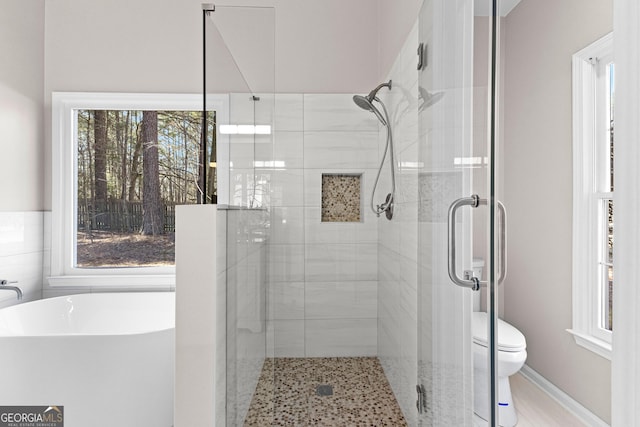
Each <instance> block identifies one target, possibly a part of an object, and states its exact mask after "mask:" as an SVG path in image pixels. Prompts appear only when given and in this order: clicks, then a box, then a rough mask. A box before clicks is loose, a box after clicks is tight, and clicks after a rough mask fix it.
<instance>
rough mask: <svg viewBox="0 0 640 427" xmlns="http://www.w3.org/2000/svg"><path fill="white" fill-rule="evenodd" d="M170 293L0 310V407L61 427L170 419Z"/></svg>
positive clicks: (121, 426)
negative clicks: (35, 411)
mask: <svg viewBox="0 0 640 427" xmlns="http://www.w3.org/2000/svg"><path fill="white" fill-rule="evenodd" d="M174 313H175V294H174V293H171V292H150V293H101V294H79V295H72V296H65V297H57V298H51V299H44V300H39V301H34V302H28V303H25V304H20V305H15V306H12V307H8V308H5V309H2V310H0V405H2V406H5V405H15V406H31V405H47V406H53V405H57V406H63V407H64V421H65V422H64V425H65V427H103V426H104V427H113V426H118V427H129V426H130V427H147V426H148V427H170V426H171V425H172V424H173V384H174V347H175V343H174V337H175V314H174Z"/></svg>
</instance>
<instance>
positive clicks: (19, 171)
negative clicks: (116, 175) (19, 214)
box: [0, 0, 44, 211]
mask: <svg viewBox="0 0 640 427" xmlns="http://www.w3.org/2000/svg"><path fill="white" fill-rule="evenodd" d="M0 52H1V54H2V67H0V150H2V163H1V166H0V200H2V203H0V211H34V210H42V207H43V199H42V186H43V183H44V181H43V180H44V172H43V157H42V154H41V153H42V140H43V116H42V96H43V90H42V83H43V73H44V68H43V61H44V1H42V0H37V1H36V0H33V1H23V0H6V1H3V2H2V6H1V7H0Z"/></svg>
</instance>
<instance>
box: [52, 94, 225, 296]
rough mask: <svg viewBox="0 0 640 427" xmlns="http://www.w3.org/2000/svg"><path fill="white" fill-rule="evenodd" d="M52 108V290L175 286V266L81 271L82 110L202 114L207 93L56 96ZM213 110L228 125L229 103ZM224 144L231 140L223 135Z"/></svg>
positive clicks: (213, 98)
mask: <svg viewBox="0 0 640 427" xmlns="http://www.w3.org/2000/svg"><path fill="white" fill-rule="evenodd" d="M51 97H52V100H51V108H52V116H51V117H52V137H51V141H52V153H51V158H52V181H51V194H52V200H51V203H52V210H51V266H50V275H49V276H48V277H47V281H48V283H49V286H51V287H75V286H82V287H109V288H113V287H118V288H128V289H130V288H145V289H150V288H163V289H166V288H167V287H175V266H172V267H126V268H79V267H75V266H74V265H73V259H74V253H75V242H76V237H75V236H76V227H77V224H76V222H77V220H76V217H77V216H76V195H77V192H76V180H77V137H76V134H77V114H76V113H75V111H77V110H157V111H162V110H168V111H200V110H202V105H203V104H202V101H203V100H202V95H201V94H159V93H144V94H142V93H100V92H53V93H52V96H51ZM207 110H208V111H214V110H215V111H216V114H217V117H218V120H219V122H221V123H226V122H228V111H229V99H228V96H226V95H208V96H207ZM217 138H218V142H219V143H224V142H225V141H226V140H227V139H228V138H227V137H225V136H224V135H220V134H219V133H218V135H217Z"/></svg>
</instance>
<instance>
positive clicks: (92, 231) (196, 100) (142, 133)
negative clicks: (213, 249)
mask: <svg viewBox="0 0 640 427" xmlns="http://www.w3.org/2000/svg"><path fill="white" fill-rule="evenodd" d="M212 98H213V99H208V105H209V106H210V107H211V109H212V110H215V111H211V112H210V113H209V115H208V125H209V126H208V127H209V130H208V135H209V144H208V146H209V150H210V152H209V155H208V156H209V157H208V158H209V160H210V165H211V167H212V168H211V169H209V171H208V172H207V175H208V176H207V178H208V189H213V188H215V184H216V182H215V177H216V175H215V173H214V172H215V169H213V168H215V167H216V158H215V155H216V151H215V150H213V149H211V147H212V146H213V145H214V144H213V143H212V140H211V138H212V135H215V116H216V113H218V114H223V113H224V112H225V111H227V110H226V101H225V99H224V98H223V97H219V98H215V97H212ZM52 101H53V102H52V107H53V108H52V111H53V134H52V141H53V152H52V160H53V166H52V169H53V184H52V195H53V198H52V214H51V217H52V230H51V236H52V240H51V246H52V247H51V261H52V263H51V277H50V278H49V283H50V285H52V286H69V285H71V286H73V285H79V286H119V287H136V286H145V287H156V286H162V287H166V286H173V285H174V284H175V267H174V259H175V258H174V256H175V255H174V239H173V234H174V231H175V230H174V224H175V222H174V215H175V214H174V212H175V210H174V208H175V206H176V205H179V204H193V203H197V202H198V201H199V198H200V197H201V192H200V191H199V188H198V185H197V182H198V173H199V147H200V132H201V125H202V123H201V116H202V113H201V108H202V97H201V96H198V95H193V96H191V95H155V94H99V93H98V94H96V93H54V94H53V99H52ZM149 141H152V142H157V143H151V144H149ZM149 154H151V155H149ZM212 156H213V157H212ZM150 187H151V190H149V188H150ZM208 193H212V192H209V191H208Z"/></svg>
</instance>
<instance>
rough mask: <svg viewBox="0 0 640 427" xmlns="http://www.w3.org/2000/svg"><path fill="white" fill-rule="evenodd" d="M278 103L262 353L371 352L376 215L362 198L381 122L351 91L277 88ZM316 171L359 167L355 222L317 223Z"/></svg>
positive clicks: (366, 197) (318, 194)
mask: <svg viewBox="0 0 640 427" xmlns="http://www.w3.org/2000/svg"><path fill="white" fill-rule="evenodd" d="M275 105H276V112H275V119H274V128H275V140H274V161H277V162H278V163H275V164H274V168H273V169H272V171H271V184H270V185H271V191H270V197H271V202H272V210H271V224H272V227H271V240H270V242H269V262H268V266H269V267H268V277H269V287H270V289H269V294H268V295H269V304H268V305H269V317H268V318H269V320H270V322H269V332H268V333H267V342H268V351H269V352H273V354H275V355H276V356H280V357H302V356H307V357H316V356H317V357H319V356H347V355H349V356H365V355H366V356H370V355H374V354H376V352H377V304H376V302H375V301H376V300H377V279H378V278H377V275H378V273H377V267H376V264H377V260H378V257H377V240H378V238H377V235H378V229H377V226H376V223H377V221H378V219H377V218H376V217H375V215H373V214H372V213H371V212H370V211H368V209H369V206H368V200H369V194H370V193H371V189H372V187H373V182H374V179H375V174H376V171H377V166H378V161H379V160H378V122H377V120H376V119H375V116H373V115H372V114H370V113H368V112H366V111H363V110H361V109H359V108H358V107H357V106H356V105H355V104H354V103H353V100H352V95H351V94H339V95H338V94H313V95H309V94H304V95H303V94H282V95H280V94H278V95H276V98H275ZM323 173H343V174H356V175H362V192H363V194H362V200H363V205H362V207H361V208H362V212H363V213H364V215H363V216H362V217H363V220H362V221H361V222H357V223H323V222H321V220H320V206H321V180H322V174H323Z"/></svg>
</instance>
